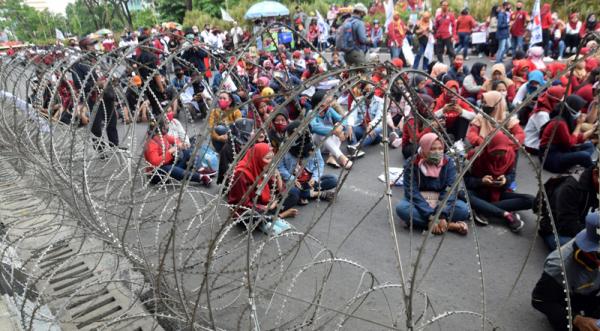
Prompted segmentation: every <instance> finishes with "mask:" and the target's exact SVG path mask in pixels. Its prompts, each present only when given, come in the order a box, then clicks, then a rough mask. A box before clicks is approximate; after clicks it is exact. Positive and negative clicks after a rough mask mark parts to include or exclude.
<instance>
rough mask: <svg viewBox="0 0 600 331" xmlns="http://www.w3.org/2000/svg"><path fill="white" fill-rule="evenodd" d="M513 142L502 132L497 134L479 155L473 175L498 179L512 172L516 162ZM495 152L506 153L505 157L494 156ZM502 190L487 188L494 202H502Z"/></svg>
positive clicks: (472, 170) (474, 165)
mask: <svg viewBox="0 0 600 331" xmlns="http://www.w3.org/2000/svg"><path fill="white" fill-rule="evenodd" d="M511 144H512V142H511V140H510V139H509V138H508V137H507V136H506V135H505V134H504V133H502V132H498V133H496V135H495V136H494V137H493V138H492V140H491V141H490V143H489V144H488V145H487V146H486V148H485V150H484V151H483V153H481V154H480V155H479V157H478V158H477V159H475V162H473V167H472V168H471V173H472V174H473V175H474V176H476V177H484V176H487V175H490V176H492V177H494V178H498V177H500V176H502V175H505V174H506V172H507V171H508V170H510V169H511V168H512V167H513V166H514V164H515V160H516V154H515V150H514V148H513V147H512V146H511ZM495 151H504V152H505V154H504V156H494V155H492V153H493V152H495ZM474 154H475V150H472V151H471V152H469V159H470V158H472V157H473V155H474ZM502 190H503V189H502V188H492V187H486V188H485V191H486V192H489V197H490V200H491V201H492V202H495V201H498V200H500V194H501V193H502Z"/></svg>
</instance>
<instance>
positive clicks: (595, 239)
mask: <svg viewBox="0 0 600 331" xmlns="http://www.w3.org/2000/svg"><path fill="white" fill-rule="evenodd" d="M575 242H576V243H577V246H578V247H579V248H581V250H582V251H584V252H586V253H592V252H597V251H598V243H599V242H600V215H598V213H589V214H588V215H587V216H586V218H585V230H582V231H581V232H579V233H578V234H577V236H575Z"/></svg>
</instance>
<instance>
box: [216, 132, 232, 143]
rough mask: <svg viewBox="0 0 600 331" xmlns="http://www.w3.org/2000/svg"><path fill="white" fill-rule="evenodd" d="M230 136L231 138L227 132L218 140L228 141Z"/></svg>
mask: <svg viewBox="0 0 600 331" xmlns="http://www.w3.org/2000/svg"><path fill="white" fill-rule="evenodd" d="M228 138H229V135H228V134H227V133H226V134H222V135H220V136H219V139H218V140H219V141H221V142H226V141H227V139H228Z"/></svg>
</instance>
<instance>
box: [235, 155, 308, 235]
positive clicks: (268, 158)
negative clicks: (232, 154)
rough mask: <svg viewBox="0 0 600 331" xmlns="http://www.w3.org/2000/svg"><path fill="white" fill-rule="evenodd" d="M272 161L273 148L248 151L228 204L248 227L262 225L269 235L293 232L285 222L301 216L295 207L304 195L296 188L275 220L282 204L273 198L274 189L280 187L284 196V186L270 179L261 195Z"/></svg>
mask: <svg viewBox="0 0 600 331" xmlns="http://www.w3.org/2000/svg"><path fill="white" fill-rule="evenodd" d="M272 161H273V151H272V150H271V146H269V144H267V143H258V144H256V145H254V146H252V147H251V148H250V149H248V151H247V152H246V155H244V158H243V159H241V160H240V162H238V164H237V166H236V167H235V170H234V172H233V178H232V179H231V183H232V184H231V189H230V191H229V194H228V196H227V203H229V204H230V205H232V206H235V207H234V208H235V209H234V211H233V215H234V217H235V218H238V219H241V221H242V222H244V223H247V224H248V223H254V222H257V221H260V222H261V224H260V229H261V231H263V232H265V233H269V232H271V231H272V232H274V233H275V234H279V233H281V232H283V231H285V230H287V229H289V228H290V226H289V224H287V222H285V221H283V220H281V218H287V217H295V216H296V215H297V214H298V210H297V209H293V208H292V207H293V206H295V205H296V204H297V203H298V199H299V194H300V192H299V191H298V189H297V188H292V189H291V190H290V191H289V193H288V196H287V198H286V199H285V200H284V201H283V206H282V208H281V211H280V213H279V215H278V216H279V217H275V215H274V213H275V211H276V210H277V207H278V203H279V201H278V199H277V198H276V197H275V196H272V193H273V192H272V188H271V186H272V185H273V186H275V185H277V186H278V187H279V190H280V192H283V190H282V188H281V186H282V185H283V183H282V182H281V183H279V181H277V180H275V179H268V181H269V182H268V183H267V184H266V185H264V188H263V189H262V191H258V189H259V188H260V186H262V184H263V182H264V180H265V178H264V176H265V174H266V172H267V168H268V167H269V166H270V165H271V162H272ZM274 182H278V183H274Z"/></svg>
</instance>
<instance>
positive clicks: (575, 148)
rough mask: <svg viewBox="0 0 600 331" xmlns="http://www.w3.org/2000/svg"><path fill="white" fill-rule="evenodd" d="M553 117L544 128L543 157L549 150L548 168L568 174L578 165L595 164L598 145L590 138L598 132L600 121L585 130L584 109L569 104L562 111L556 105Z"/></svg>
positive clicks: (541, 142) (541, 140)
mask: <svg viewBox="0 0 600 331" xmlns="http://www.w3.org/2000/svg"><path fill="white" fill-rule="evenodd" d="M572 104H575V103H574V102H573V103H572ZM550 118H551V120H550V121H549V122H548V123H546V125H545V126H544V127H543V128H542V133H541V138H540V158H541V157H543V155H544V153H545V151H546V150H548V157H547V158H546V160H545V162H544V164H543V166H544V169H546V170H548V171H550V172H554V173H564V172H566V171H568V170H569V169H570V168H571V167H574V166H576V165H580V166H582V167H584V168H587V167H589V166H591V165H592V154H593V153H594V150H595V147H594V144H592V143H591V142H590V141H588V140H589V139H590V138H592V137H593V136H594V135H595V133H596V128H597V127H598V123H596V124H594V125H593V126H592V127H591V128H590V129H589V130H587V131H583V130H582V125H583V123H584V122H585V115H581V111H580V109H574V108H572V107H571V106H570V105H569V104H568V103H566V104H565V109H564V110H563V112H562V114H561V113H560V107H555V109H554V110H553V111H552V113H551V114H550ZM551 138H552V139H551Z"/></svg>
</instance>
